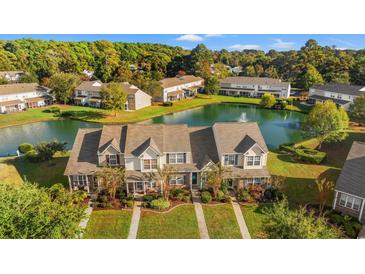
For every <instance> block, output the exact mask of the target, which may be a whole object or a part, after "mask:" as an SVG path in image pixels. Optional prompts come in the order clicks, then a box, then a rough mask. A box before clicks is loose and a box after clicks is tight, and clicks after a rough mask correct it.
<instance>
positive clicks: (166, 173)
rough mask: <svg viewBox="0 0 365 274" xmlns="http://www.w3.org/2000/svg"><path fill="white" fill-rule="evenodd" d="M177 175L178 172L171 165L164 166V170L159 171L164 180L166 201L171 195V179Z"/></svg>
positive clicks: (163, 187)
mask: <svg viewBox="0 0 365 274" xmlns="http://www.w3.org/2000/svg"><path fill="white" fill-rule="evenodd" d="M175 173H176V170H175V168H174V167H173V166H170V165H164V167H163V168H162V169H158V174H159V175H160V177H161V178H162V182H161V183H162V190H163V196H164V198H165V199H168V198H169V195H170V189H171V185H170V178H171V176H172V175H173V174H175Z"/></svg>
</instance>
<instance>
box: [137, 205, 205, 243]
mask: <svg viewBox="0 0 365 274" xmlns="http://www.w3.org/2000/svg"><path fill="white" fill-rule="evenodd" d="M137 238H139V239H199V238H200V235H199V229H198V223H197V219H196V216H195V210H194V206H193V205H181V206H178V207H176V208H174V209H172V210H171V211H169V212H166V213H164V212H162V213H160V212H151V211H144V210H142V212H141V219H140V222H139V228H138V234H137Z"/></svg>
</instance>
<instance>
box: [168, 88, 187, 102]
mask: <svg viewBox="0 0 365 274" xmlns="http://www.w3.org/2000/svg"><path fill="white" fill-rule="evenodd" d="M184 98H185V91H184V90H176V91H172V92H169V93H167V101H169V102H173V101H178V100H182V99H184Z"/></svg>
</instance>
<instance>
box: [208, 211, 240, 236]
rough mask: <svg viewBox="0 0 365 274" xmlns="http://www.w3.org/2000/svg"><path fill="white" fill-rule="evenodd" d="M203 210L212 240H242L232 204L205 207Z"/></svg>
mask: <svg viewBox="0 0 365 274" xmlns="http://www.w3.org/2000/svg"><path fill="white" fill-rule="evenodd" d="M203 210H204V216H205V222H206V224H207V227H208V233H209V237H210V238H211V239H242V236H241V233H240V230H239V227H238V223H237V219H236V216H235V215H234V212H233V208H232V205H231V204H224V205H216V206H209V205H203Z"/></svg>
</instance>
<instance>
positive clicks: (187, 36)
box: [176, 34, 204, 42]
mask: <svg viewBox="0 0 365 274" xmlns="http://www.w3.org/2000/svg"><path fill="white" fill-rule="evenodd" d="M176 40H179V41H191V42H196V41H203V40H204V38H203V37H201V36H199V35H196V34H185V35H181V36H179V37H177V38H176Z"/></svg>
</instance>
